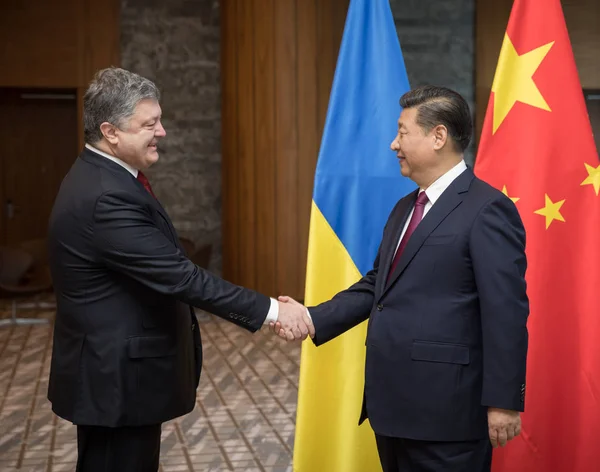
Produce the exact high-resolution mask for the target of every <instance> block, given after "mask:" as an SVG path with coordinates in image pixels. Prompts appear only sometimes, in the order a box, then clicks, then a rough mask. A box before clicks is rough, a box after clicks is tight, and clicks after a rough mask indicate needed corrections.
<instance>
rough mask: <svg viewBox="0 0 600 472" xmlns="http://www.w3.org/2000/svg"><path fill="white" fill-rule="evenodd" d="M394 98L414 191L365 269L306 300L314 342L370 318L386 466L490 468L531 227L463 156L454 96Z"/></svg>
mask: <svg viewBox="0 0 600 472" xmlns="http://www.w3.org/2000/svg"><path fill="white" fill-rule="evenodd" d="M400 105H401V106H402V108H403V110H402V113H401V115H400V119H399V121H398V134H397V136H396V138H395V139H394V141H393V142H392V145H391V148H392V150H393V151H395V152H396V154H397V157H398V160H399V163H400V171H401V173H402V175H403V176H405V177H409V178H410V179H412V180H413V181H414V182H415V183H416V184H417V185H418V186H419V189H417V190H416V191H414V192H412V193H410V194H409V195H407V196H406V197H404V198H402V199H401V200H400V201H399V202H398V203H397V205H396V206H395V208H394V209H393V211H392V213H391V214H390V217H389V219H388V222H387V224H386V226H385V229H384V232H383V239H382V242H381V245H380V248H379V252H378V254H377V257H376V260H375V263H374V265H373V269H372V270H371V271H370V272H368V273H367V274H366V275H365V276H364V277H363V278H362V279H361V280H360V281H359V282H357V283H356V284H354V285H353V286H351V287H350V288H348V289H347V290H345V291H343V292H340V293H338V294H337V295H336V296H335V297H334V298H333V299H332V300H330V301H328V302H325V303H322V304H321V305H318V306H316V307H310V308H309V312H310V316H311V317H312V319H313V322H314V325H315V336H314V338H313V341H314V342H315V344H316V345H320V344H323V343H325V342H327V341H329V340H331V339H333V338H335V337H336V336H339V335H340V334H342V333H343V332H345V331H347V330H349V329H350V328H352V327H354V326H356V325H358V324H359V323H361V322H363V321H365V320H366V319H368V320H369V322H368V331H367V339H366V346H367V354H366V366H365V390H364V402H363V411H362V415H361V419H360V422H362V421H363V420H364V419H365V418H367V417H368V418H369V421H370V424H371V426H372V427H373V430H374V431H375V436H376V440H377V447H378V452H379V457H380V459H381V464H382V466H383V470H384V471H385V472H397V471H411V472H415V471H419V472H438V471H444V472H459V471H461V472H483V471H489V470H490V467H491V455H492V447H491V446H492V445H493V446H496V445H501V446H504V445H505V444H506V442H507V441H509V440H511V439H512V438H513V437H514V436H516V435H518V434H519V433H520V428H521V422H520V413H519V412H520V411H523V409H524V402H525V367H526V357H527V345H528V333H527V327H526V324H527V317H528V315H529V302H528V297H527V294H526V284H525V270H526V265H527V261H526V256H525V229H524V227H523V223H522V221H521V218H520V216H519V212H518V211H517V208H516V207H515V205H514V203H513V202H512V201H511V200H510V199H509V198H508V197H507V196H505V195H503V194H502V192H500V191H498V190H496V189H495V188H493V187H491V186H490V185H488V184H486V183H485V182H483V181H481V180H479V179H478V178H477V177H475V176H474V175H473V172H472V171H471V170H470V169H468V168H467V166H466V164H465V162H464V160H463V154H464V151H465V149H466V148H467V146H468V144H469V142H470V140H471V135H472V123H471V116H470V113H469V107H468V105H467V103H466V102H465V100H464V99H463V98H462V97H461V96H460V95H459V94H457V93H456V92H453V91H451V90H449V89H446V88H442V87H432V86H424V87H418V88H416V89H414V90H411V91H409V92H407V93H406V94H405V95H404V96H402V98H401V100H400ZM280 300H281V301H285V302H287V303H290V304H293V305H295V306H298V307H300V306H301V305H299V304H298V303H297V302H295V301H294V300H292V299H290V298H288V297H281V298H280ZM273 327H274V329H275V330H276V332H278V334H280V335H281V336H285V335H286V334H288V335H289V336H291V334H290V333H288V332H287V330H285V329H283V328H281V327H280V326H279V324H277V323H276V324H274V325H273ZM490 442H491V444H490Z"/></svg>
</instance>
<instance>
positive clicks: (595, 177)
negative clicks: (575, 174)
mask: <svg viewBox="0 0 600 472" xmlns="http://www.w3.org/2000/svg"><path fill="white" fill-rule="evenodd" d="M585 168H586V169H587V171H588V174H589V175H588V176H587V178H586V179H585V180H584V181H583V182H581V185H593V186H594V190H595V191H596V195H598V192H600V165H599V166H598V167H594V166H591V165H589V164H587V163H586V164H585Z"/></svg>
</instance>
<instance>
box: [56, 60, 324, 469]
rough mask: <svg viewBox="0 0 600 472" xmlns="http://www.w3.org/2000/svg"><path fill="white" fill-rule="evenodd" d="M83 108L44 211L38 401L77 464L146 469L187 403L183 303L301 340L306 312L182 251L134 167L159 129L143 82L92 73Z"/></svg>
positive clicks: (191, 345) (194, 378)
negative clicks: (78, 132) (48, 303)
mask: <svg viewBox="0 0 600 472" xmlns="http://www.w3.org/2000/svg"><path fill="white" fill-rule="evenodd" d="M83 108H84V109H83V120H84V133H85V141H86V146H85V149H84V150H83V152H82V153H81V155H80V156H79V157H78V158H77V159H76V161H75V163H74V164H73V166H72V168H71V170H70V171H69V173H68V174H67V176H66V177H65V179H64V181H63V183H62V185H61V188H60V191H59V193H58V196H57V198H56V201H55V204H54V208H53V211H52V215H51V218H50V227H49V252H50V266H51V271H52V277H53V281H54V289H55V293H56V298H57V313H56V323H55V327H54V345H53V351H52V362H51V371H50V383H49V391H48V397H49V399H50V401H51V402H52V409H53V411H54V412H55V413H56V414H57V415H59V416H61V417H62V418H65V419H67V420H69V421H72V422H73V423H74V424H76V425H77V440H78V463H77V471H79V472H92V471H103V472H117V471H119V472H121V471H128V472H129V471H132V472H133V471H139V472H150V471H152V472H155V471H156V470H158V462H159V451H160V434H161V423H163V422H165V421H167V420H170V419H173V418H175V417H178V416H181V415H184V414H186V413H188V412H189V411H191V410H192V409H193V408H194V404H195V399H196V388H197V386H198V381H199V378H200V370H201V366H202V346H201V343H200V330H199V329H198V323H197V321H196V317H195V315H194V312H193V309H192V308H191V307H192V306H195V307H198V308H201V309H204V310H207V311H209V312H211V313H213V314H215V315H217V316H220V317H222V318H224V319H226V320H228V321H231V322H232V323H236V324H237V325H239V326H241V327H242V328H245V329H247V330H249V331H252V332H253V331H256V330H258V329H260V327H261V326H262V325H263V323H265V322H268V321H275V320H278V321H279V322H281V323H283V324H285V325H286V326H287V328H288V330H289V333H290V337H296V338H302V339H303V338H305V337H306V336H307V335H308V334H311V335H312V333H313V327H312V325H311V323H310V320H309V318H308V317H307V315H306V312H305V311H303V310H299V309H298V308H297V307H293V306H291V305H284V304H282V303H280V302H278V301H276V300H273V299H269V298H268V297H266V296H264V295H261V294H259V293H256V292H254V291H252V290H248V289H245V288H243V287H239V286H236V285H233V284H231V283H229V282H226V281H224V280H222V279H220V278H219V277H217V276H215V275H213V274H211V273H210V272H208V271H206V270H204V269H202V268H200V267H197V266H195V265H194V264H193V263H192V262H190V261H189V259H187V258H186V256H185V254H184V251H183V248H182V247H181V245H180V243H179V239H178V237H177V233H176V231H175V229H174V227H173V225H172V223H171V220H170V219H169V216H168V215H167V213H166V212H165V210H164V208H163V207H162V206H161V204H160V202H159V201H158V200H157V199H156V197H155V195H154V193H153V192H152V188H151V186H150V183H149V182H148V179H147V178H146V176H145V175H144V174H143V170H145V169H147V168H148V167H150V166H151V165H152V164H153V163H155V162H156V161H157V160H158V150H157V143H158V141H159V140H160V139H161V138H163V137H164V136H165V134H166V133H165V130H164V128H163V126H162V123H161V113H162V111H161V108H160V105H159V92H158V89H157V88H156V86H155V85H154V84H153V83H152V82H151V81H150V80H148V79H145V78H143V77H140V76H139V75H137V74H133V73H131V72H129V71H126V70H123V69H118V68H109V69H105V70H102V71H100V72H99V73H98V74H97V75H96V77H95V78H94V80H93V81H92V83H91V84H90V86H89V88H88V90H87V92H86V94H85V97H84V103H83Z"/></svg>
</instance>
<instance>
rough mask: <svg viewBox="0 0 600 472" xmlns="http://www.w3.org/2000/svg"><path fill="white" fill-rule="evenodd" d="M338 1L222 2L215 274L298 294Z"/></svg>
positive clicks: (336, 37) (339, 25) (343, 5)
mask: <svg viewBox="0 0 600 472" xmlns="http://www.w3.org/2000/svg"><path fill="white" fill-rule="evenodd" d="M347 7H348V0H223V1H222V3H221V18H222V20H221V21H222V28H221V31H222V35H223V37H222V45H223V48H222V54H223V57H222V81H223V103H222V107H223V114H222V116H223V147H222V149H223V261H224V265H223V275H224V276H225V278H227V279H229V280H232V281H234V282H236V283H238V284H242V285H245V286H248V287H251V288H255V289H257V290H259V291H261V292H263V293H265V294H267V295H271V296H276V295H278V294H288V295H291V296H293V297H295V298H299V299H303V298H304V281H305V273H306V253H307V248H308V230H309V219H310V207H311V201H312V189H313V179H314V171H315V166H316V162H317V156H318V152H319V145H320V140H321V133H322V128H323V125H324V122H325V116H326V112H327V106H328V102H329V92H330V89H331V82H332V79H333V74H334V70H335V63H336V61H337V54H338V49H339V44H340V40H341V36H342V31H343V26H344V19H345V16H346V11H347ZM232 140H235V142H232Z"/></svg>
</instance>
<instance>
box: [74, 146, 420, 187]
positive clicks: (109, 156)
mask: <svg viewBox="0 0 600 472" xmlns="http://www.w3.org/2000/svg"><path fill="white" fill-rule="evenodd" d="M85 147H86V148H88V149H89V150H90V151H93V152H95V153H96V154H100V155H101V156H104V157H106V158H107V159H109V160H111V161H113V162H115V163H117V164H119V165H120V166H121V167H124V168H125V169H127V170H128V171H129V173H130V174H131V175H133V176H134V177H135V178H136V179H137V176H138V170H137V169H135V168H133V167H131V166H130V165H129V164H127V162H124V161H122V160H121V159H119V158H118V157H115V156H111V155H110V154H107V153H105V152H103V151H101V150H100V149H97V148H95V147H94V146H91V145H90V144H86V145H85ZM427 195H428V196H429V194H427Z"/></svg>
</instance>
